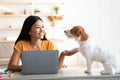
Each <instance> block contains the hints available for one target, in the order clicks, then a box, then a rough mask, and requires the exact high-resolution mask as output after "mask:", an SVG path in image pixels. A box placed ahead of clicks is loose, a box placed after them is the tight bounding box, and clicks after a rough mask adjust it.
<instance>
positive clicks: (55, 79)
mask: <svg viewBox="0 0 120 80" xmlns="http://www.w3.org/2000/svg"><path fill="white" fill-rule="evenodd" d="M84 70H85V69H84V68H80V67H67V68H63V69H60V70H59V72H58V73H57V74H41V75H21V73H20V72H15V73H14V76H13V77H12V78H4V79H10V80H21V79H22V80H28V79H37V80H38V79H39V80H120V74H116V75H101V74H100V71H101V70H102V69H93V70H92V73H91V74H85V73H84Z"/></svg>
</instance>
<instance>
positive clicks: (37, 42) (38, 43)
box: [30, 39, 41, 50]
mask: <svg viewBox="0 0 120 80" xmlns="http://www.w3.org/2000/svg"><path fill="white" fill-rule="evenodd" d="M30 44H31V46H32V48H33V49H35V50H39V49H40V48H41V40H40V39H37V40H35V39H31V41H30Z"/></svg>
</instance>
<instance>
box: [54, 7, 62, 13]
mask: <svg viewBox="0 0 120 80" xmlns="http://www.w3.org/2000/svg"><path fill="white" fill-rule="evenodd" d="M59 9H60V7H59V6H54V7H53V10H55V13H56V14H58V10H59Z"/></svg>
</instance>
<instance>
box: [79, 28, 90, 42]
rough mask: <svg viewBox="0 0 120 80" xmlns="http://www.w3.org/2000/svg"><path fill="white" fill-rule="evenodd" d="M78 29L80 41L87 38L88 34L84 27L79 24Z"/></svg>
mask: <svg viewBox="0 0 120 80" xmlns="http://www.w3.org/2000/svg"><path fill="white" fill-rule="evenodd" d="M80 31H81V39H80V40H81V41H85V40H87V39H88V34H87V33H86V32H85V30H84V28H83V27H81V26H80Z"/></svg>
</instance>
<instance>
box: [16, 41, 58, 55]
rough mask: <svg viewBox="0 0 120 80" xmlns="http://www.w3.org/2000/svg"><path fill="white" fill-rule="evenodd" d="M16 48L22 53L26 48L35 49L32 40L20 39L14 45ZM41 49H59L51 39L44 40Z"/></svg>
mask: <svg viewBox="0 0 120 80" xmlns="http://www.w3.org/2000/svg"><path fill="white" fill-rule="evenodd" d="M14 48H15V49H16V50H17V51H18V52H19V53H20V54H21V53H22V51H25V50H33V48H32V46H31V44H30V41H23V40H21V41H19V42H17V44H16V45H15V46H14ZM40 50H57V47H56V46H55V45H54V43H53V42H52V41H50V40H42V46H41V48H40Z"/></svg>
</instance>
